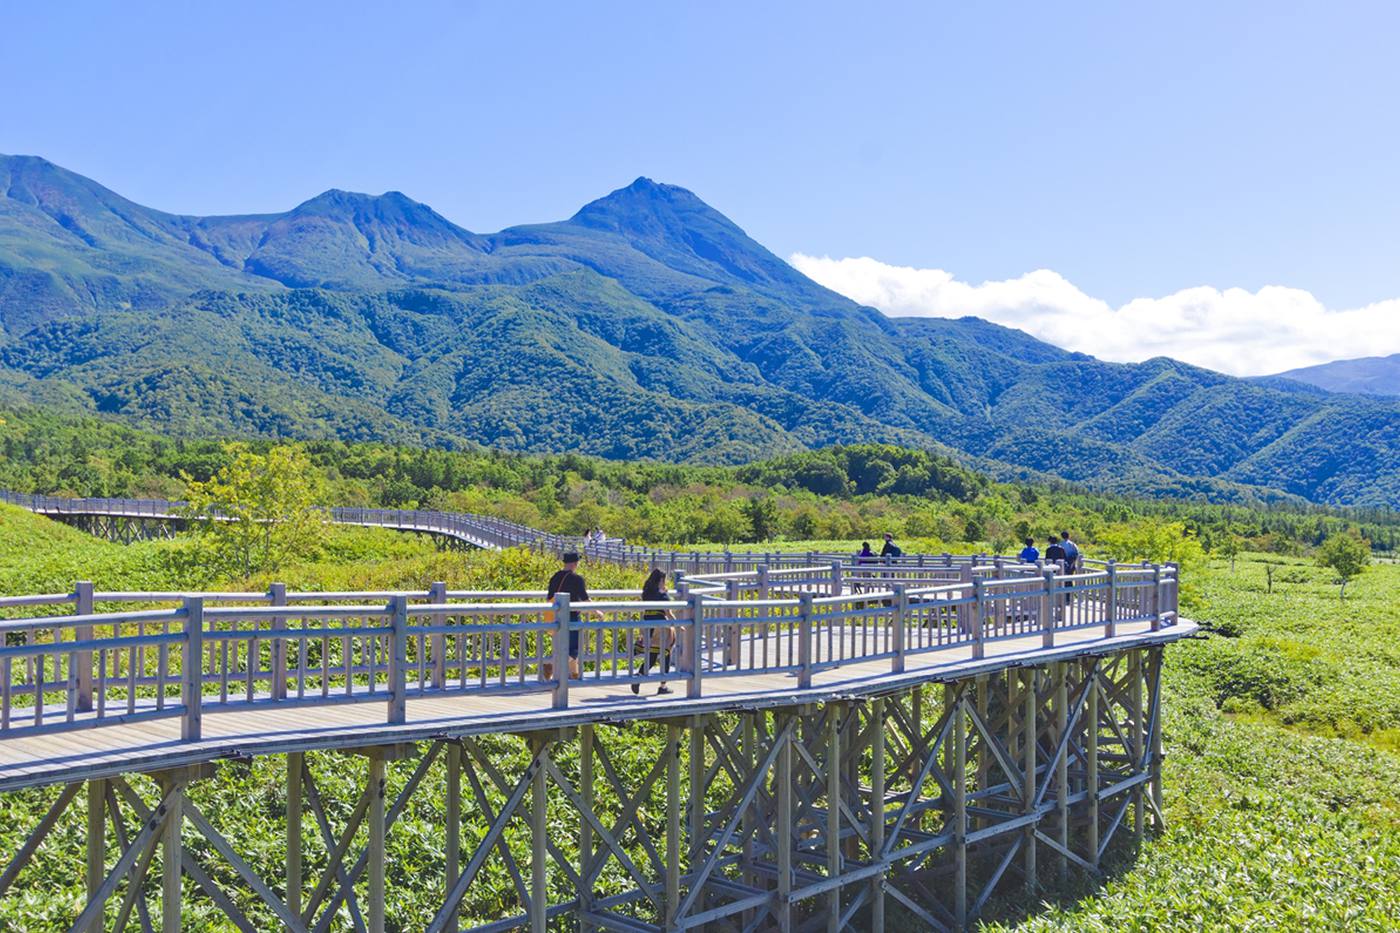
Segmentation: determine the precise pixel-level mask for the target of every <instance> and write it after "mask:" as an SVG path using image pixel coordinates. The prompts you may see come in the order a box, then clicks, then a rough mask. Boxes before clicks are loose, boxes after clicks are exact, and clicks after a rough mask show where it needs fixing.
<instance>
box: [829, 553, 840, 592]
mask: <svg viewBox="0 0 1400 933" xmlns="http://www.w3.org/2000/svg"><path fill="white" fill-rule="evenodd" d="M831 595H832V596H840V595H841V562H840V561H839V560H834V561H832V562H831Z"/></svg>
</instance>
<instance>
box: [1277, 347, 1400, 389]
mask: <svg viewBox="0 0 1400 933" xmlns="http://www.w3.org/2000/svg"><path fill="white" fill-rule="evenodd" d="M1278 375H1279V378H1282V379H1296V380H1298V381H1299V382H1306V383H1308V384H1309V385H1314V386H1317V387H1318V388H1320V389H1326V390H1327V391H1329V392H1355V393H1359V394H1361V395H1400V353H1392V354H1391V355H1390V356H1366V357H1362V358H1361V359H1356V360H1337V361H1335V362H1332V363H1321V364H1319V365H1317V366H1305V367H1303V368H1302V369H1290V370H1289V371H1288V372H1286V373H1279V374H1278Z"/></svg>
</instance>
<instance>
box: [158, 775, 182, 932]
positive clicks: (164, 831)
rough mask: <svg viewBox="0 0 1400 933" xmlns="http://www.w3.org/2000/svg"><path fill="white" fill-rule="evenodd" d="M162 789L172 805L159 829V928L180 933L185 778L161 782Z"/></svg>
mask: <svg viewBox="0 0 1400 933" xmlns="http://www.w3.org/2000/svg"><path fill="white" fill-rule="evenodd" d="M161 789H162V791H163V792H164V793H166V794H168V795H169V799H170V803H169V805H168V806H167V808H166V812H165V822H164V823H163V824H161V828H160V845H161V852H160V858H161V885H160V888H161V894H160V928H161V930H162V933H179V931H180V928H181V920H180V917H181V913H182V911H181V906H182V904H181V896H180V895H181V892H180V882H181V880H182V878H183V876H184V866H183V864H182V859H183V856H184V846H183V845H182V843H181V842H180V830H181V829H182V828H183V827H184V823H185V808H184V802H185V788H184V781H183V778H181V777H174V776H170V777H167V778H165V779H164V780H163V781H162V788H161Z"/></svg>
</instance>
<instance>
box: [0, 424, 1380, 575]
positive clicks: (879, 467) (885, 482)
mask: <svg viewBox="0 0 1400 933" xmlns="http://www.w3.org/2000/svg"><path fill="white" fill-rule="evenodd" d="M0 419H3V424H0V488H4V489H11V490H15V491H20V492H39V493H54V494H59V495H76V496H88V495H90V496H158V497H169V498H180V497H183V496H184V495H185V493H186V487H187V480H197V481H202V480H206V479H208V478H209V477H210V476H212V475H213V474H214V472H215V471H216V470H217V469H218V467H219V466H220V465H221V464H223V463H224V462H226V461H227V459H228V454H227V450H226V443H227V442H226V441H223V440H219V439H214V438H206V439H203V440H184V439H178V438H175V439H172V438H166V437H162V436H160V435H156V434H152V433H149V432H145V431H141V430H137V429H132V428H129V427H126V426H124V425H121V424H119V423H114V422H109V421H103V420H100V419H95V418H83V417H77V418H75V417H71V416H59V415H53V414H51V413H44V412H40V411H35V410H32V409H23V410H10V411H5V410H0ZM269 443H270V442H266V441H263V442H258V443H256V444H253V445H252V447H253V449H255V450H265V449H267V447H268V446H269ZM300 450H301V451H303V452H304V454H305V455H306V457H307V458H308V462H309V463H310V464H311V465H312V466H313V467H314V468H315V469H316V470H317V471H318V473H319V474H320V476H321V477H322V478H323V479H324V483H323V484H322V485H321V488H322V497H323V499H324V502H325V504H330V505H366V506H385V507H391V508H426V509H446V510H457V511H467V512H480V513H486V514H492V515H499V516H501V517H504V518H509V519H512V520H514V521H519V522H523V523H525V524H528V525H532V526H534V527H537V528H542V529H546V530H549V531H554V532H560V533H574V534H577V533H582V532H585V531H588V530H590V529H593V528H596V527H599V526H601V527H603V528H604V530H605V531H607V532H608V533H609V534H612V535H614V536H622V537H627V538H630V539H632V540H636V541H645V542H648V543H655V544H669V545H685V546H697V545H705V544H711V545H715V544H728V545H732V546H739V545H744V544H751V543H756V542H762V541H776V540H783V539H786V540H811V539H820V540H830V541H851V540H856V541H858V540H860V539H861V538H869V539H872V540H878V538H879V536H880V535H881V534H883V533H884V532H887V531H888V532H891V533H893V534H895V535H896V536H897V537H899V538H900V539H901V541H903V542H904V543H905V544H906V545H909V546H910V547H914V546H917V547H919V548H922V549H924V550H927V551H941V550H944V549H966V548H969V547H980V548H982V549H984V550H993V551H998V552H1007V551H1014V550H1018V549H1019V546H1020V545H1019V542H1020V540H1021V539H1022V538H1024V537H1026V536H1027V535H1032V534H1033V535H1036V536H1037V537H1039V536H1043V535H1046V534H1049V533H1050V532H1051V531H1059V530H1061V529H1064V528H1071V529H1073V530H1074V532H1075V534H1076V536H1077V537H1078V538H1079V539H1080V540H1081V541H1083V542H1085V543H1086V544H1097V543H1100V542H1104V543H1107V542H1110V541H1111V540H1113V536H1114V535H1115V534H1117V535H1119V536H1120V537H1121V536H1122V535H1123V534H1125V533H1129V532H1131V531H1132V530H1133V529H1135V528H1144V527H1148V526H1151V527H1161V526H1171V527H1172V529H1173V530H1172V531H1171V534H1174V535H1176V536H1177V537H1178V538H1180V537H1183V536H1184V537H1186V538H1188V539H1190V540H1191V541H1192V542H1195V544H1196V545H1198V546H1199V547H1204V548H1205V549H1207V550H1209V549H1213V548H1221V547H1249V548H1252V549H1254V550H1259V551H1270V552H1275V553H1280V554H1297V553H1301V552H1303V551H1305V550H1308V549H1311V548H1312V547H1314V546H1316V545H1318V544H1320V543H1321V542H1322V541H1324V540H1325V539H1326V538H1327V537H1329V536H1330V535H1332V534H1335V533H1337V532H1339V531H1344V530H1355V531H1357V532H1359V533H1360V534H1361V535H1363V536H1364V537H1365V538H1366V539H1368V540H1369V541H1371V542H1372V544H1373V545H1374V547H1375V549H1376V550H1377V551H1378V552H1381V553H1388V552H1394V551H1395V550H1396V548H1397V545H1400V515H1397V513H1395V512H1392V511H1389V510H1384V509H1359V508H1345V509H1338V508H1330V507H1324V506H1318V505H1312V504H1309V503H1307V502H1305V501H1303V500H1299V499H1292V500H1279V501H1273V502H1268V503H1264V502H1254V503H1252V504H1250V505H1220V504H1208V503H1201V502H1185V501H1179V500H1170V499H1144V498H1138V497H1128V496H1122V495H1112V494H1104V493H1098V492H1091V491H1087V490H1085V489H1083V488H1077V487H1074V486H1071V485H1069V484H1066V483H1064V482H1061V481H1041V482H1039V483H1036V484H1030V483H1025V482H1012V483H1007V482H1000V481H997V480H995V479H993V478H991V477H989V476H987V475H985V474H982V473H978V472H976V471H973V470H970V469H968V468H967V467H966V466H964V465H963V464H961V463H960V462H958V461H956V460H953V459H950V458H947V457H942V456H938V455H936V454H931V453H929V452H927V451H924V450H917V449H908V448H900V447H894V446H890V445H881V444H863V445H850V446H844V447H833V448H827V449H822V450H815V451H800V452H796V453H792V454H787V455H783V456H780V457H776V458H773V459H770V460H763V461H758V462H754V463H751V464H746V465H743V466H695V465H681V464H669V463H662V462H656V461H646V462H622V461H615V460H604V459H600V458H595V457H586V456H581V455H578V454H559V455H524V454H511V453H504V452H500V451H490V450H479V449H478V450H460V451H448V450H442V449H435V448H422V447H411V446H395V445H388V444H383V443H377V442H358V443H347V442H344V441H313V442H308V443H305V444H302V445H300Z"/></svg>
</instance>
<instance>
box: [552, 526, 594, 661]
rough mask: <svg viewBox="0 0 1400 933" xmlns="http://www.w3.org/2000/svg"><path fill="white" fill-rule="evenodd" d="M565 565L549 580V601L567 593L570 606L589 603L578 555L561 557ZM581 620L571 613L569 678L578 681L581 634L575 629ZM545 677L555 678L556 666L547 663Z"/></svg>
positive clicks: (567, 554)
mask: <svg viewBox="0 0 1400 933" xmlns="http://www.w3.org/2000/svg"><path fill="white" fill-rule="evenodd" d="M560 561H561V562H562V563H563V565H564V569H563V570H559V571H556V572H555V574H554V576H552V577H550V578H549V590H548V592H549V600H550V602H553V601H554V597H555V595H556V594H558V593H567V594H568V596H569V605H571V606H576V605H578V604H579V603H586V602H588V584H587V582H585V581H584V579H583V577H582V576H581V575H580V574H579V572H578V554H576V553H575V552H573V551H569V552H567V553H565V554H563V555H561V557H560ZM578 620H579V614H578V613H577V612H574V611H570V612H569V622H570V625H569V677H570V678H571V679H574V680H577V679H578V677H579V666H578V644H579V632H578V629H576V628H574V627H573V624H572V623H574V622H577V621H578ZM544 676H545V677H553V676H554V665H553V664H551V663H549V662H545V666H544Z"/></svg>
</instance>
